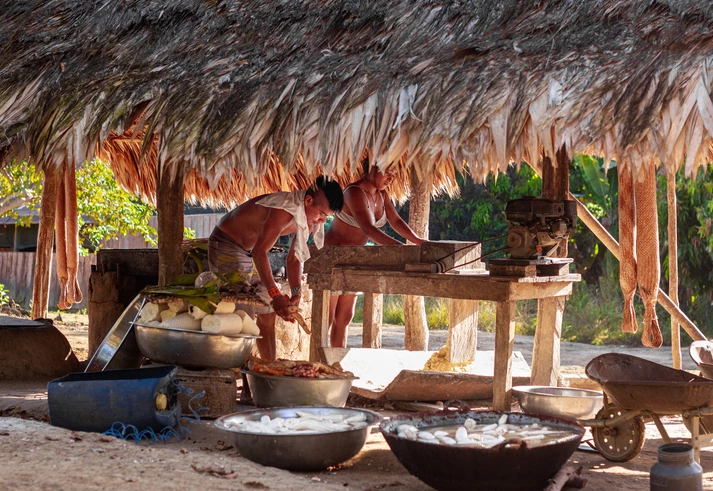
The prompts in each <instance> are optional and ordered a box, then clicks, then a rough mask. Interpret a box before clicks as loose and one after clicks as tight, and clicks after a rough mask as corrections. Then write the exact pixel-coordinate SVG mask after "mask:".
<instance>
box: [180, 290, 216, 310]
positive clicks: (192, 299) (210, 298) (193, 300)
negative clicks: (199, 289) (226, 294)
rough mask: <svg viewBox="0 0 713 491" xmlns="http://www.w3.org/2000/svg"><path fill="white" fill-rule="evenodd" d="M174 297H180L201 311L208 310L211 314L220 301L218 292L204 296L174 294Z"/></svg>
mask: <svg viewBox="0 0 713 491" xmlns="http://www.w3.org/2000/svg"><path fill="white" fill-rule="evenodd" d="M176 298H182V299H183V300H185V301H186V302H188V303H190V304H191V305H195V306H196V307H198V308H199V309H201V310H202V311H203V312H208V313H209V314H213V313H214V312H215V307H216V306H217V305H218V303H219V302H220V293H211V294H209V295H206V296H204V297H196V296H190V295H176Z"/></svg>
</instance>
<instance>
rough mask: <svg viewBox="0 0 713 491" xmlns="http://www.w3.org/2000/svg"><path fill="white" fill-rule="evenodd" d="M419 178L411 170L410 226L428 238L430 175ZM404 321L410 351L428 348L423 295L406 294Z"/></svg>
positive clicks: (419, 234)
mask: <svg viewBox="0 0 713 491" xmlns="http://www.w3.org/2000/svg"><path fill="white" fill-rule="evenodd" d="M422 177H423V179H419V177H418V174H417V173H416V172H415V170H412V171H411V196H410V202H409V218H408V223H409V226H410V227H411V228H412V229H413V231H414V232H415V233H416V235H418V236H419V237H421V238H423V239H428V214H429V212H430V211H431V181H432V178H431V176H430V175H427V176H422ZM404 323H405V324H406V335H405V337H404V345H405V347H406V349H407V350H409V351H425V350H427V349H428V324H427V323H426V307H425V305H424V303H423V297H417V296H413V295H404Z"/></svg>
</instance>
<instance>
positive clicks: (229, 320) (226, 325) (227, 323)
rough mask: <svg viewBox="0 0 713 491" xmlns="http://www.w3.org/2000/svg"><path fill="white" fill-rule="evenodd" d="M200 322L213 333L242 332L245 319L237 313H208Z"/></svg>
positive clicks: (206, 329) (204, 329)
mask: <svg viewBox="0 0 713 491" xmlns="http://www.w3.org/2000/svg"><path fill="white" fill-rule="evenodd" d="M200 323H201V329H203V331H205V332H209V333H211V334H226V335H231V334H240V333H241V332H242V330H243V320H242V319H241V318H240V316H239V315H237V314H213V315H206V316H205V317H203V319H202V320H201V321H200Z"/></svg>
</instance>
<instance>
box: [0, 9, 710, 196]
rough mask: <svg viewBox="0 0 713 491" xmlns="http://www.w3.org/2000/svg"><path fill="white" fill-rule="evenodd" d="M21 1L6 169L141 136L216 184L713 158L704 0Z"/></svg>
mask: <svg viewBox="0 0 713 491" xmlns="http://www.w3.org/2000/svg"><path fill="white" fill-rule="evenodd" d="M6 3H7V4H8V5H6V6H4V8H3V9H2V11H0V55H1V56H0V81H2V82H1V83H0V152H2V153H3V154H4V155H5V158H9V157H12V156H23V155H32V156H33V157H34V158H35V159H38V160H39V161H41V162H44V163H46V164H52V163H54V164H57V163H61V162H62V161H64V160H65V159H67V158H69V159H72V158H74V159H76V160H79V161H81V160H83V159H84V158H85V157H87V156H88V155H90V154H92V153H93V152H94V149H95V148H96V145H97V144H99V143H101V142H103V141H104V140H105V139H106V138H107V137H108V136H109V132H110V131H114V132H116V133H117V134H119V135H121V134H122V133H123V132H124V130H125V129H126V128H128V127H129V126H131V125H134V124H136V125H137V127H138V128H143V127H144V126H145V125H146V126H147V127H148V131H149V133H154V134H156V135H157V136H158V143H157V154H158V156H159V157H160V159H161V160H162V161H163V162H167V163H174V164H178V165H181V166H185V167H186V168H187V169H190V170H192V171H194V172H195V174H196V175H198V176H201V177H204V178H206V179H207V182H208V183H211V184H215V183H218V182H219V180H220V178H221V177H222V176H229V175H232V173H234V172H237V173H238V174H241V175H242V178H241V179H243V180H244V183H245V184H249V185H250V186H252V185H253V184H255V183H257V182H258V181H259V180H260V178H261V176H264V175H266V174H268V169H269V168H270V162H274V161H275V159H277V161H279V162H281V164H282V166H283V169H282V170H281V172H283V173H284V174H283V176H287V174H290V173H292V172H294V171H296V170H297V169H298V168H299V166H300V165H304V167H305V169H306V171H307V172H308V173H312V172H314V171H315V169H316V166H317V165H320V166H321V167H322V168H323V169H324V170H325V171H326V172H328V173H332V172H333V173H335V174H342V173H344V172H345V171H346V172H353V171H356V169H357V165H358V162H357V160H358V157H359V155H360V154H361V153H362V152H363V151H364V150H365V149H368V152H369V154H370V155H371V157H372V160H373V161H375V162H377V163H378V164H379V165H389V164H390V163H392V162H399V161H401V162H403V163H404V164H405V165H406V166H407V167H412V168H413V169H415V171H417V172H422V171H427V170H429V169H433V168H437V167H439V166H442V165H446V166H448V165H451V166H452V165H455V166H456V168H458V169H459V170H460V169H465V168H467V169H468V170H469V171H470V172H471V173H472V174H473V175H474V177H476V178H483V177H484V176H485V175H487V174H488V173H490V172H497V171H502V170H504V169H505V168H506V166H507V165H508V162H510V161H513V160H514V161H516V162H519V161H520V160H522V159H524V160H526V161H528V162H530V163H533V164H536V163H537V162H538V160H539V156H540V152H541V151H544V152H545V154H547V155H550V156H553V155H554V152H555V150H556V149H557V148H559V147H560V146H561V145H563V144H566V145H567V148H568V150H569V151H570V152H574V151H577V152H579V151H589V152H592V153H598V154H602V155H604V156H606V157H607V158H617V159H620V160H621V159H627V160H629V161H631V162H632V163H633V164H634V165H642V164H647V163H659V162H661V163H664V164H665V165H678V164H680V163H682V162H684V161H685V166H686V170H687V171H688V172H691V171H692V170H693V169H695V168H696V166H697V165H700V164H701V163H704V162H707V161H710V160H711V159H712V157H713V148H712V146H711V142H712V141H713V138H712V136H711V135H712V134H713V102H711V75H713V74H712V73H711V71H712V70H713V67H712V64H713V59H712V58H711V55H712V54H713V13H712V9H713V7H711V5H710V2H708V1H705V0H699V1H693V0H670V1H654V2H652V1H650V0H632V1H613V0H578V1H574V2H573V1H553V0H550V1H547V0H541V1H532V2H523V1H516V0H505V1H502V0H501V1H494V0H481V1H475V0H471V1H468V0H462V1H457V2H456V1H454V2H448V1H446V2H432V1H430V0H411V1H406V0H391V1H388V2H384V1H374V0H332V1H326V0H315V1H302V2H298V1H288V0H283V1H274V2H267V1H244V2H236V1H233V0H229V1H220V0H204V1H202V2H201V1H196V0H172V1H165V0H164V1H159V0H154V1H151V0H144V1H138V0H126V1H120V2H110V1H106V2H96V1H89V0H74V1H68V0H57V1H52V2H30V1H18V2H6ZM139 114H141V115H143V117H142V118H140V119H139V120H138V121H137V115H139ZM148 146H149V145H146V147H148ZM245 184H243V185H245Z"/></svg>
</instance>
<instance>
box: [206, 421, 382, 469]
mask: <svg viewBox="0 0 713 491" xmlns="http://www.w3.org/2000/svg"><path fill="white" fill-rule="evenodd" d="M297 411H304V412H309V413H312V414H317V415H320V416H326V415H330V414H342V415H344V416H346V417H351V416H356V415H358V414H364V415H365V416H366V422H367V425H366V426H365V427H362V428H355V429H353V430H347V431H337V432H332V433H309V434H301V435H288V434H278V435H266V434H263V433H247V432H244V431H240V430H238V429H236V428H234V427H228V426H226V422H234V423H237V422H240V421H246V420H247V421H260V418H262V417H263V416H265V415H267V416H269V417H270V419H273V418H276V417H281V418H294V417H297ZM381 419H382V418H381V416H380V415H379V414H377V413H375V412H372V411H367V410H364V409H351V408H332V407H291V408H282V409H256V410H253V411H246V412H242V413H235V414H228V415H227V416H222V417H220V418H218V419H217V420H215V423H214V425H215V427H216V428H220V429H221V430H225V431H227V432H229V434H230V436H231V438H232V443H233V445H234V446H235V448H237V449H238V452H240V455H242V456H243V457H245V458H246V459H249V460H252V461H253V462H257V463H258V464H262V465H269V466H272V467H279V468H280V469H287V470H290V471H316V470H321V469H326V468H327V467H330V466H333V465H337V464H340V463H342V462H344V461H347V460H349V459H351V458H352V457H354V456H355V455H356V454H358V453H359V451H360V450H361V449H362V447H363V446H364V443H366V438H367V436H368V435H369V432H370V431H371V429H370V426H373V425H376V424H379V423H380V422H381Z"/></svg>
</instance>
